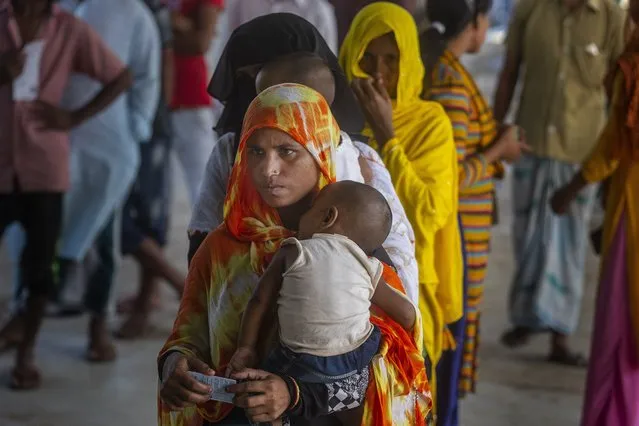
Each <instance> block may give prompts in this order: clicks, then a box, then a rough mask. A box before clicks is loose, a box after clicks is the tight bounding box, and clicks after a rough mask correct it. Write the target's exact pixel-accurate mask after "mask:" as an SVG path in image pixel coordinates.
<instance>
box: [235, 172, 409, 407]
mask: <svg viewBox="0 0 639 426" xmlns="http://www.w3.org/2000/svg"><path fill="white" fill-rule="evenodd" d="M391 221H392V213H391V210H390V208H389V206H388V204H387V202H386V200H385V199H384V197H383V196H382V194H381V193H379V192H378V191H377V190H375V189H374V188H372V187H370V186H367V185H364V184H360V183H356V182H353V181H341V182H337V183H333V184H331V185H328V186H326V187H325V188H324V189H323V190H322V191H321V192H320V193H319V194H318V195H317V197H316V199H315V201H314V203H313V206H312V207H311V209H310V210H309V211H308V212H307V213H306V214H305V215H304V216H302V219H301V221H300V225H299V234H298V236H297V238H289V239H287V240H285V241H284V243H283V244H282V247H281V248H280V250H279V251H278V252H277V254H276V255H275V258H274V259H273V261H272V262H271V264H270V265H269V267H268V270H267V271H266V272H265V274H264V275H263V276H262V278H261V280H260V281H259V283H258V287H257V289H256V290H255V293H254V294H253V297H252V299H251V300H250V302H249V304H248V306H247V308H246V311H245V313H244V317H243V320H242V327H241V331H240V336H239V342H238V349H237V351H236V352H235V354H234V355H233V358H232V359H231V362H230V364H229V367H228V370H227V374H231V373H232V372H233V371H239V370H242V369H244V368H249V367H255V366H257V365H258V364H261V365H262V367H264V368H265V369H266V370H269V371H272V372H276V373H279V374H285V375H288V376H289V377H291V378H293V379H294V380H295V381H301V382H306V383H327V384H328V383H331V382H334V381H337V380H341V379H344V378H346V377H348V376H350V375H353V374H358V373H360V372H361V371H364V370H366V367H367V366H368V365H369V364H370V362H371V360H372V359H373V357H374V356H375V355H376V354H377V352H378V349H379V345H380V340H381V334H380V331H379V330H378V329H377V328H376V327H375V326H374V325H373V324H371V321H370V311H369V309H370V308H371V304H373V305H375V306H376V307H378V308H380V309H381V310H383V311H384V312H385V313H386V314H387V315H388V316H389V317H390V318H392V319H393V320H394V321H395V322H397V323H398V324H400V325H401V326H402V327H403V328H405V329H406V330H411V329H412V328H413V326H414V324H415V319H416V308H415V307H414V305H413V304H412V303H411V302H410V300H409V299H408V298H406V297H405V296H404V295H402V294H401V293H399V292H398V291H396V290H394V289H393V288H391V287H390V286H389V285H388V284H387V283H386V282H385V281H384V280H383V279H382V270H383V267H382V264H381V262H380V261H379V260H377V259H375V258H372V257H370V256H371V253H372V252H373V251H374V250H375V249H377V248H379V247H380V246H381V245H382V242H384V240H385V239H386V237H387V236H388V233H389V232H390V227H391ZM275 313H277V320H278V323H279V344H277V346H276V348H275V349H274V350H273V351H272V352H271V353H270V354H269V355H268V356H267V357H266V360H265V361H263V360H259V359H258V350H257V348H258V347H262V346H263V343H264V342H263V341H261V340H263V339H264V336H265V335H268V330H269V329H270V327H271V326H272V324H273V319H275V317H274V316H275ZM364 394H365V390H363V392H362V395H361V399H360V401H356V402H355V404H353V405H359V404H361V402H362V401H363V399H364V396H365V395H364ZM291 397H292V398H296V395H295V394H293V395H292V396H291ZM293 402H294V401H293Z"/></svg>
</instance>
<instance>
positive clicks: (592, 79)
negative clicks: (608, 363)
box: [495, 0, 624, 366]
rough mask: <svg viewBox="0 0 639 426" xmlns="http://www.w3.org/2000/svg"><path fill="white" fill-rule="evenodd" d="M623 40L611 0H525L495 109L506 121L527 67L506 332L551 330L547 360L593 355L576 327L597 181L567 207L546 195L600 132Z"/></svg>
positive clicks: (569, 361) (518, 341)
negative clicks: (580, 349)
mask: <svg viewBox="0 0 639 426" xmlns="http://www.w3.org/2000/svg"><path fill="white" fill-rule="evenodd" d="M623 46H624V15H623V12H622V10H621V9H620V8H619V6H617V5H616V4H614V3H613V2H612V1H611V0H562V1H555V0H521V1H520V2H519V3H518V4H517V7H516V9H515V12H514V16H513V19H512V22H511V25H510V29H509V32H508V37H507V42H506V58H505V63H504V68H503V70H502V72H501V75H500V78H499V84H498V88H497V92H496V95H495V118H496V119H497V121H503V120H504V119H505V118H506V114H507V112H508V110H509V108H510V105H511V101H512V98H513V95H514V93H515V86H516V85H517V81H518V80H519V76H520V74H521V73H522V71H523V70H524V69H525V74H524V77H523V78H524V80H523V90H522V94H521V99H520V105H519V111H518V114H517V124H518V125H520V126H521V127H522V128H523V130H524V131H525V133H526V139H527V141H528V142H529V143H530V145H531V147H532V149H533V152H532V153H531V154H530V155H526V156H525V157H524V158H523V159H522V160H521V161H520V162H518V163H517V164H516V165H515V167H514V184H513V188H514V193H513V197H514V210H515V219H514V248H515V258H516V272H515V275H514V278H513V284H512V287H511V295H510V303H509V311H510V320H511V322H512V324H513V328H512V329H511V330H509V331H508V332H507V333H505V334H504V336H503V337H502V341H503V343H504V344H506V345H507V346H509V347H517V346H521V345H524V344H525V343H527V341H528V339H529V337H530V336H531V335H533V334H534V333H539V332H549V333H551V336H552V340H551V347H550V353H549V356H548V360H549V361H551V362H555V363H559V364H563V365H570V366H585V364H586V359H585V358H584V357H583V356H581V355H579V354H577V353H574V352H573V351H572V350H571V349H570V347H569V345H568V336H570V335H571V334H572V333H573V332H574V331H575V328H576V327H577V324H578V321H579V311H580V308H581V298H582V294H583V281H584V272H585V270H586V268H585V264H584V263H585V250H586V247H587V238H588V232H587V226H588V224H589V219H590V216H591V211H592V207H593V204H594V200H595V194H596V188H595V187H590V188H588V189H587V190H586V191H584V192H582V193H581V195H580V197H579V202H578V204H577V205H576V206H575V208H574V209H571V211H570V212H569V214H567V215H565V216H564V217H558V216H555V215H554V214H553V213H552V211H551V209H550V206H549V203H548V201H549V199H550V197H551V195H552V192H553V191H554V190H555V189H556V188H558V187H561V186H562V185H564V184H566V183H567V182H568V181H569V180H570V179H571V177H572V175H573V173H574V172H575V170H576V167H577V165H578V164H579V163H581V162H582V161H583V160H584V157H585V155H586V154H587V153H588V151H589V150H590V149H591V148H592V146H593V144H594V143H595V142H596V141H595V135H597V134H598V133H599V131H600V130H601V128H602V126H603V124H604V120H605V114H606V96H605V90H604V83H603V82H604V77H605V76H606V73H607V72H608V70H609V69H610V66H611V65H612V64H613V63H614V62H615V61H616V59H617V58H618V57H619V55H620V54H621V52H622V50H623Z"/></svg>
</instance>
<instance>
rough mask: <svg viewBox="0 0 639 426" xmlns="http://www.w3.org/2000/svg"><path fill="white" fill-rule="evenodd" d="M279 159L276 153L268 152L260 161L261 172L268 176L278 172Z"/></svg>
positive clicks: (275, 174)
mask: <svg viewBox="0 0 639 426" xmlns="http://www.w3.org/2000/svg"><path fill="white" fill-rule="evenodd" d="M280 166H281V165H280V159H279V156H278V155H277V153H275V152H273V153H268V154H267V155H266V156H265V157H264V162H263V163H262V174H263V175H264V176H266V177H268V178H270V177H271V176H277V175H279V174H280V168H281V167H280Z"/></svg>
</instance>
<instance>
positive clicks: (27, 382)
mask: <svg viewBox="0 0 639 426" xmlns="http://www.w3.org/2000/svg"><path fill="white" fill-rule="evenodd" d="M41 384H42V376H41V375H40V370H38V368H37V367H36V366H35V364H34V363H32V362H25V363H20V364H18V365H16V367H15V368H14V369H13V371H11V383H10V384H9V386H10V387H11V389H13V390H34V389H38V388H39V387H40V385H41Z"/></svg>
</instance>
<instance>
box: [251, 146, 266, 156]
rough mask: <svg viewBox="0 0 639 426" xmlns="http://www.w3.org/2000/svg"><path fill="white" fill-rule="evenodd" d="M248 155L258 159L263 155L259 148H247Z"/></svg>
mask: <svg viewBox="0 0 639 426" xmlns="http://www.w3.org/2000/svg"><path fill="white" fill-rule="evenodd" d="M248 152H249V155H252V156H255V157H259V156H261V155H264V150H262V149H260V148H255V147H249V149H248Z"/></svg>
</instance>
